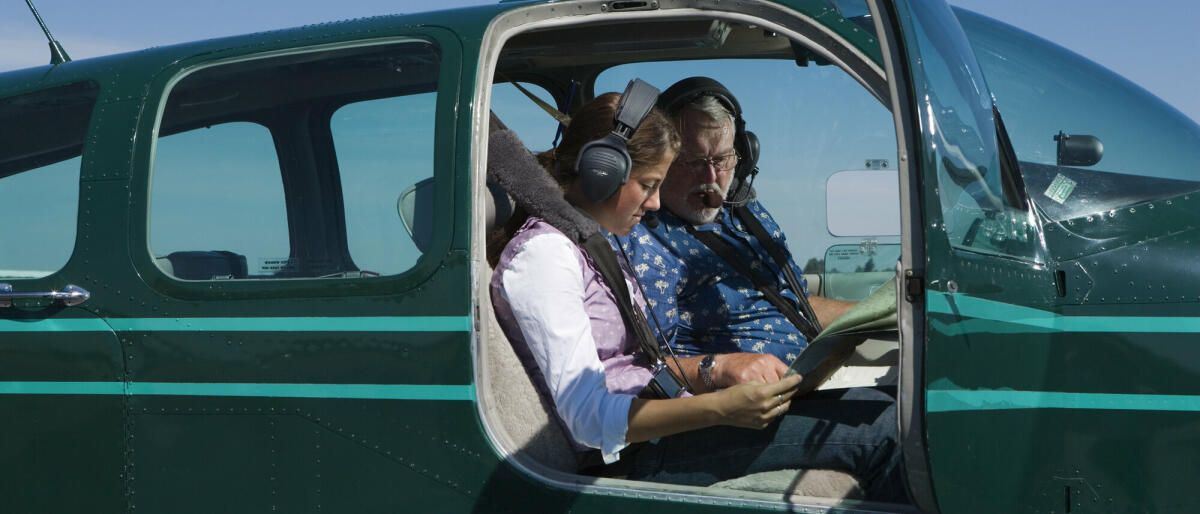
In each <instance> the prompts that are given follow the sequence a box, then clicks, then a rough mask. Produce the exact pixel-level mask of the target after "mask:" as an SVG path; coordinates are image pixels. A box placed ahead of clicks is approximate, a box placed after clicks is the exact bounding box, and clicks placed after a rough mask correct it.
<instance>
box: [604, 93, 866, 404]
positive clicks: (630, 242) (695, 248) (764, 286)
mask: <svg viewBox="0 0 1200 514" xmlns="http://www.w3.org/2000/svg"><path fill="white" fill-rule="evenodd" d="M659 107H660V108H662V109H663V110H664V111H666V112H667V114H668V115H669V116H672V117H673V119H675V121H676V123H677V127H678V129H679V132H680V136H681V137H682V140H683V145H682V148H681V149H680V153H679V155H678V157H677V158H676V159H675V162H674V163H673V164H672V166H671V169H670V172H669V173H668V174H667V177H666V180H665V181H664V182H663V185H662V191H661V197H662V203H663V207H664V208H663V209H662V210H661V211H659V213H658V216H657V222H656V221H654V220H650V221H648V222H647V221H643V223H642V224H641V225H639V226H636V227H635V228H634V230H633V231H632V232H630V234H629V235H628V236H626V237H623V238H619V240H618V241H619V243H620V245H621V248H622V249H623V250H624V251H625V252H626V254H627V255H628V257H629V259H630V263H631V265H632V266H633V268H634V271H635V272H636V273H637V275H638V278H639V280H640V281H641V283H642V284H643V285H644V287H645V293H646V298H647V301H648V304H649V305H650V307H651V310H652V313H653V314H654V316H653V317H654V320H651V323H655V322H657V323H660V324H661V325H662V326H661V327H660V329H661V331H662V334H663V336H664V337H665V338H667V339H668V340H669V341H670V343H669V344H670V345H671V347H672V348H674V349H675V350H676V351H677V353H678V354H679V355H680V356H682V357H685V359H681V362H680V366H679V367H680V368H681V370H682V371H683V372H684V373H685V374H686V375H688V377H689V378H693V377H694V378H695V380H693V382H702V383H703V384H705V385H706V386H708V387H707V388H713V387H714V386H715V387H728V386H730V385H733V384H735V383H738V382H741V381H747V380H765V381H772V380H777V379H778V378H779V377H781V376H782V373H784V372H786V369H787V366H786V364H785V363H791V362H792V361H793V360H794V359H795V358H796V356H797V355H799V353H800V352H801V351H802V350H803V349H804V348H805V346H807V344H808V339H809V338H811V337H812V336H814V335H815V334H816V332H818V331H819V327H820V326H824V325H828V324H829V323H830V322H832V321H833V320H834V319H837V317H839V316H841V315H842V313H844V312H845V311H846V310H848V309H849V308H850V307H851V306H853V305H854V304H852V303H847V302H839V301H835V300H828V299H825V298H820V297H808V291H807V284H806V283H805V281H804V279H803V273H802V272H801V270H800V269H799V268H798V267H797V266H796V264H795V262H793V260H792V258H791V255H790V254H789V253H788V252H787V250H786V248H787V246H786V240H785V238H784V236H783V232H782V231H781V230H780V228H779V225H778V224H776V223H775V220H774V219H773V218H772V217H771V215H770V214H768V213H767V211H766V210H765V209H764V208H763V207H762V205H760V204H759V203H758V202H757V201H756V200H754V199H753V193H752V192H751V191H750V189H749V187H748V185H747V184H746V181H747V180H748V177H749V174H750V172H751V171H756V170H753V167H754V166H755V161H757V155H756V153H757V141H756V139H754V136H753V134H751V133H747V132H746V131H745V129H744V123H743V122H742V120H741V109H740V106H739V105H738V104H737V100H736V99H735V98H734V97H733V95H732V94H730V93H729V92H728V90H726V89H725V88H724V87H723V86H722V85H721V84H720V83H718V82H716V81H714V80H712V79H708V78H704V77H693V78H689V79H684V80H681V81H679V82H678V83H676V84H675V85H673V86H671V87H670V88H668V89H667V91H665V92H664V93H663V94H662V95H661V96H660V97H659ZM735 174H736V175H740V177H739V180H735ZM731 189H732V190H733V194H732V195H731V194H730V192H731ZM730 197H732V198H730ZM751 217H753V218H754V220H749V219H748V218H751ZM756 222H757V225H758V226H757V227H756V226H754V224H755V223H756ZM760 227H761V228H760ZM756 230H760V231H759V234H760V235H764V236H766V239H770V240H769V241H763V240H762V239H761V238H759V237H755V235H754V232H755V231H756ZM772 252H774V253H772ZM781 264H782V265H781ZM785 268H787V269H785ZM789 273H790V274H791V275H792V276H791V277H789V276H788V274H789ZM802 299H807V300H808V302H810V304H811V308H808V307H807V306H806V305H805V304H804V302H803V301H802ZM813 317H815V318H817V321H819V325H818V324H815V323H812V321H813V320H812V318H813ZM708 355H713V357H711V358H709V357H707V356H708ZM697 356H699V357H697ZM706 361H707V362H706ZM693 362H696V364H695V367H694V368H693V365H692V363H693ZM695 385H697V386H699V384H695Z"/></svg>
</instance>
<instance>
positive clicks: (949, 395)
mask: <svg viewBox="0 0 1200 514" xmlns="http://www.w3.org/2000/svg"><path fill="white" fill-rule="evenodd" d="M925 403H926V410H927V411H928V412H963V411H992V410H1011V409H1084V410H1138V411H1186V412H1195V411H1200V396H1190V395H1171V394H1105V393H1060V392H1047V391H995V390H983V391H968V390H930V391H926V393H925Z"/></svg>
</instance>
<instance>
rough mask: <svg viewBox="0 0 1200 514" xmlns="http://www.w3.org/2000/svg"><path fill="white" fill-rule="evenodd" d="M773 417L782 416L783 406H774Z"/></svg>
mask: <svg viewBox="0 0 1200 514" xmlns="http://www.w3.org/2000/svg"><path fill="white" fill-rule="evenodd" d="M775 415H776V416H782V415H783V404H780V405H776V406H775Z"/></svg>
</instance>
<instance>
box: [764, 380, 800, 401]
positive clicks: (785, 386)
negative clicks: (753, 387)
mask: <svg viewBox="0 0 1200 514" xmlns="http://www.w3.org/2000/svg"><path fill="white" fill-rule="evenodd" d="M799 385H800V375H788V376H786V377H783V379H781V380H779V381H778V382H772V383H770V384H767V386H766V388H765V392H766V393H767V394H770V395H771V396H775V395H777V394H792V393H794V392H795V391H796V387H797V386H799Z"/></svg>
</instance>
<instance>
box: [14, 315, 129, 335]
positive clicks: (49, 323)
mask: <svg viewBox="0 0 1200 514" xmlns="http://www.w3.org/2000/svg"><path fill="white" fill-rule="evenodd" d="M110 330H112V329H110V328H109V327H108V324H107V323H105V322H104V320H102V319H98V318H58V319H38V320H20V321H18V320H11V319H0V332H108V331H110Z"/></svg>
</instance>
